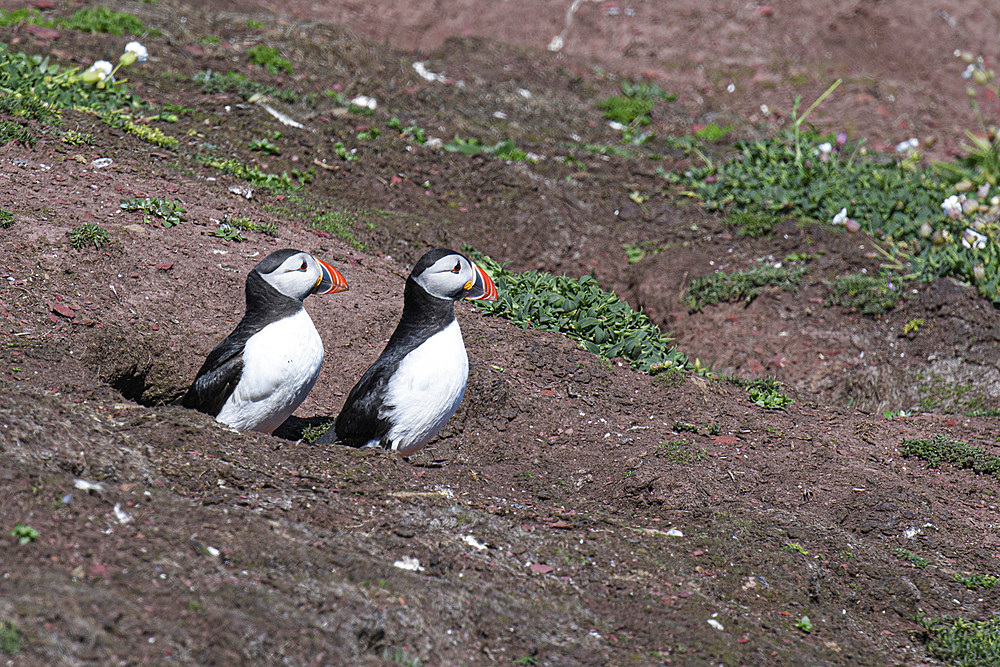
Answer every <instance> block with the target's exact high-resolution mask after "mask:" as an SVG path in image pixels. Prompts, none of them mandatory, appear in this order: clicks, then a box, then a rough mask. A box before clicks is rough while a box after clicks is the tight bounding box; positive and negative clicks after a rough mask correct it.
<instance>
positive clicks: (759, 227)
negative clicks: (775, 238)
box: [727, 211, 781, 238]
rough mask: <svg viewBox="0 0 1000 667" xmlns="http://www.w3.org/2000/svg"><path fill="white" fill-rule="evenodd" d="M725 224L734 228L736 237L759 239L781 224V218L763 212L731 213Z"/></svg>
mask: <svg viewBox="0 0 1000 667" xmlns="http://www.w3.org/2000/svg"><path fill="white" fill-rule="evenodd" d="M727 222H728V223H729V224H731V225H732V226H733V227H735V228H736V234H737V235H738V236H749V237H750V238H760V237H761V236H767V235H768V234H770V233H771V232H773V231H774V228H775V227H777V226H778V223H779V222H781V216H779V215H775V214H773V213H765V212H763V211H733V212H732V213H730V214H729V217H728V218H727Z"/></svg>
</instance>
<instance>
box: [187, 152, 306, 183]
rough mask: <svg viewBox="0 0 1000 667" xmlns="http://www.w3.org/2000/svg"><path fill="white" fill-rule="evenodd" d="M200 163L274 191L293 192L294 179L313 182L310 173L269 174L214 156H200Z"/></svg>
mask: <svg viewBox="0 0 1000 667" xmlns="http://www.w3.org/2000/svg"><path fill="white" fill-rule="evenodd" d="M197 159H198V160H199V161H201V162H203V163H205V164H207V165H208V166H210V167H213V168H215V169H218V170H219V171H221V172H223V173H226V174H230V175H232V176H235V177H236V178H241V179H243V180H245V181H249V182H251V183H253V184H254V185H257V186H260V187H265V188H271V189H272V190H293V189H295V188H296V187H298V186H297V185H296V184H295V182H294V181H293V180H292V179H296V180H298V181H299V182H300V183H308V182H309V181H311V180H312V174H311V172H308V171H304V172H303V171H298V170H295V169H293V170H292V173H291V174H289V173H288V172H282V173H281V174H269V173H267V172H265V171H263V170H261V169H260V167H258V166H256V165H248V164H244V163H243V162H240V161H239V160H234V159H231V158H230V159H227V158H221V157H214V156H207V157H205V156H198V158H197Z"/></svg>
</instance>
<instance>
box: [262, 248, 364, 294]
mask: <svg viewBox="0 0 1000 667" xmlns="http://www.w3.org/2000/svg"><path fill="white" fill-rule="evenodd" d="M254 271H256V272H257V273H258V274H259V275H260V277H261V278H263V279H264V281H265V282H267V283H268V284H269V285H270V286H271V287H273V288H274V289H276V290H278V292H280V293H281V294H284V295H285V296H287V297H290V298H292V299H298V300H299V301H302V300H303V299H305V298H306V297H307V296H309V295H310V294H335V293H336V292H345V291H347V289H348V288H347V281H346V280H344V276H342V275H341V273H340V271H338V270H337V269H335V268H333V267H332V266H330V265H329V264H327V263H326V262H324V261H323V260H321V259H316V258H315V257H313V256H312V255H310V254H309V253H307V252H302V251H301V250H294V249H292V248H287V249H285V250H277V251H275V252H272V253H271V254H270V255H268V256H267V257H265V258H264V259H262V260H261V262H260V264H258V265H257V266H255V267H254Z"/></svg>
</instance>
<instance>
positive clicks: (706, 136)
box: [694, 123, 733, 143]
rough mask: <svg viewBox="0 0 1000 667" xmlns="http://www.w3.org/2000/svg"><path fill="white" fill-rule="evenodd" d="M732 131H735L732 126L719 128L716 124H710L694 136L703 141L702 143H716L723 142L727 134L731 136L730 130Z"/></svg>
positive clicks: (697, 131)
mask: <svg viewBox="0 0 1000 667" xmlns="http://www.w3.org/2000/svg"><path fill="white" fill-rule="evenodd" d="M732 129H733V126H732V125H726V126H725V127H719V126H718V125H716V124H715V123H709V124H708V125H706V126H705V127H703V128H701V129H700V130H696V131H695V133H694V136H696V137H697V138H699V139H701V140H702V141H707V142H710V143H715V142H717V141H722V138H723V137H725V136H726V135H727V134H729V132H730V130H732Z"/></svg>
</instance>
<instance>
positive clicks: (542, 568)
mask: <svg viewBox="0 0 1000 667" xmlns="http://www.w3.org/2000/svg"><path fill="white" fill-rule="evenodd" d="M528 569H529V570H531V571H532V572H534V573H535V574H548V573H549V572H554V571H555V568H554V567H552V566H551V565H546V564H545V563H532V564H531V565H529V566H528Z"/></svg>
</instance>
